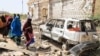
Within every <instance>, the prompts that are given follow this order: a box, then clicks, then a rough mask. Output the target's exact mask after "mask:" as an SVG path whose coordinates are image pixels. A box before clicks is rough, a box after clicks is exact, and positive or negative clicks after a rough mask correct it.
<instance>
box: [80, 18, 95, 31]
mask: <svg viewBox="0 0 100 56" xmlns="http://www.w3.org/2000/svg"><path fill="white" fill-rule="evenodd" d="M80 26H81V31H82V32H85V31H96V30H95V27H94V24H93V21H92V20H81V21H80Z"/></svg>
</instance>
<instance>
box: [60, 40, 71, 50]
mask: <svg viewBox="0 0 100 56" xmlns="http://www.w3.org/2000/svg"><path fill="white" fill-rule="evenodd" d="M61 42H62V49H66V50H68V49H69V43H68V41H67V40H66V39H61Z"/></svg>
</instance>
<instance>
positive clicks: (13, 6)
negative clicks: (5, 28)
mask: <svg viewBox="0 0 100 56" xmlns="http://www.w3.org/2000/svg"><path fill="white" fill-rule="evenodd" d="M27 2H28V0H23V10H22V0H1V1H0V11H7V12H10V13H23V14H26V13H27V12H28V6H27Z"/></svg>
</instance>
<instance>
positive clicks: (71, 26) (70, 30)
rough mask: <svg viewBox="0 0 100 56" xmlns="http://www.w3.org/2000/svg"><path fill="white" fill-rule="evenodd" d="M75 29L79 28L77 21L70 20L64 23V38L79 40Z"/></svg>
mask: <svg viewBox="0 0 100 56" xmlns="http://www.w3.org/2000/svg"><path fill="white" fill-rule="evenodd" d="M76 27H79V24H78V22H77V21H73V20H70V21H68V22H66V28H65V31H64V37H65V38H66V39H69V40H72V41H77V40H79V31H76V30H75V28H76Z"/></svg>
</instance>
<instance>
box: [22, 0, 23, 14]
mask: <svg viewBox="0 0 100 56" xmlns="http://www.w3.org/2000/svg"><path fill="white" fill-rule="evenodd" d="M22 14H23V0H22Z"/></svg>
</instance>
